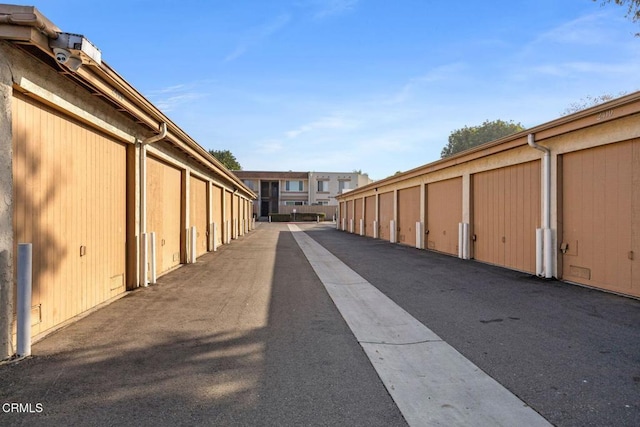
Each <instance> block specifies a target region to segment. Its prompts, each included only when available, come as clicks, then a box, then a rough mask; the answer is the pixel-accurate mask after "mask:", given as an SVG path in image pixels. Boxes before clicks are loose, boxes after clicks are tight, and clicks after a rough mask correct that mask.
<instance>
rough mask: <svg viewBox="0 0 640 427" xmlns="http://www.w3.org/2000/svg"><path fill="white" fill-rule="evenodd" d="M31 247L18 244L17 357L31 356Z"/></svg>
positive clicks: (28, 244)
mask: <svg viewBox="0 0 640 427" xmlns="http://www.w3.org/2000/svg"><path fill="white" fill-rule="evenodd" d="M32 260H33V246H32V245H31V243H20V244H18V271H17V274H18V295H17V303H18V307H17V311H18V313H17V316H18V319H17V321H18V324H17V336H16V339H17V355H18V357H27V356H31V289H32V274H33V273H32V272H33V269H32Z"/></svg>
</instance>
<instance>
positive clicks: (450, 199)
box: [425, 178, 462, 255]
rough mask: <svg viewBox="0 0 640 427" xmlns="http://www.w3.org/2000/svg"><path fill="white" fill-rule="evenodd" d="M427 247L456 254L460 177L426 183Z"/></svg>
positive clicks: (460, 218)
mask: <svg viewBox="0 0 640 427" xmlns="http://www.w3.org/2000/svg"><path fill="white" fill-rule="evenodd" d="M426 191H427V197H426V198H425V200H426V201H427V207H426V212H427V225H426V230H427V249H431V250H434V251H439V252H444V253H447V254H451V255H458V224H459V223H460V222H462V178H454V179H448V180H446V181H440V182H434V183H432V184H428V185H427V190H426Z"/></svg>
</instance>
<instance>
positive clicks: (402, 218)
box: [398, 186, 420, 246]
mask: <svg viewBox="0 0 640 427" xmlns="http://www.w3.org/2000/svg"><path fill="white" fill-rule="evenodd" d="M418 221H420V187H419V186H418V187H411V188H403V189H402V190H399V191H398V243H402V244H404V245H411V246H415V245H416V222H418Z"/></svg>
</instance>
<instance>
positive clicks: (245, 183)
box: [242, 179, 256, 191]
mask: <svg viewBox="0 0 640 427" xmlns="http://www.w3.org/2000/svg"><path fill="white" fill-rule="evenodd" d="M242 182H243V183H244V185H246V186H247V187H249V188H250V189H251V191H256V188H255V185H254V184H255V183H254V181H253V180H251V179H245V180H243V181H242Z"/></svg>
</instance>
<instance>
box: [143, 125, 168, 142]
mask: <svg viewBox="0 0 640 427" xmlns="http://www.w3.org/2000/svg"><path fill="white" fill-rule="evenodd" d="M166 136H167V123H166V122H162V123H160V133H159V134H158V135H154V136H152V137H150V138H147V139H145V140H144V141H142V145H149V144H153V143H154V142H158V141H160V140H161V139H164V138H165V137H166Z"/></svg>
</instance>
